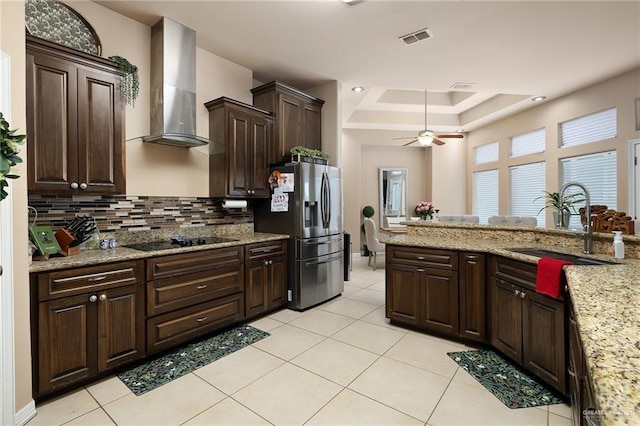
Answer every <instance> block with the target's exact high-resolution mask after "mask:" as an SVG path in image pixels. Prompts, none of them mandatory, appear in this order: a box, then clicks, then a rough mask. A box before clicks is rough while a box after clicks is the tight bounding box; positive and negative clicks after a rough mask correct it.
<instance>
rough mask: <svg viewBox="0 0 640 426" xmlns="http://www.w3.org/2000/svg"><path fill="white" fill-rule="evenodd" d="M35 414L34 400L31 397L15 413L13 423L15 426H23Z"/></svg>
mask: <svg viewBox="0 0 640 426" xmlns="http://www.w3.org/2000/svg"><path fill="white" fill-rule="evenodd" d="M36 414H37V413H36V402H35V401H34V400H33V399H32V400H31V401H30V402H29V403H28V404H27V405H25V406H24V407H22V409H21V410H20V411H18V412H17V413H16V418H15V419H14V420H15V422H14V424H15V425H16V426H24V425H25V424H27V422H28V421H29V420H31V419H32V418H34V417H35V415H36Z"/></svg>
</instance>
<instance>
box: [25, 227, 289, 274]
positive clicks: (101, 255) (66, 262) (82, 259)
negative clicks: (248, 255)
mask: <svg viewBox="0 0 640 426" xmlns="http://www.w3.org/2000/svg"><path fill="white" fill-rule="evenodd" d="M224 237H225V238H229V239H234V240H236V241H228V242H223V243H216V244H203V245H195V246H190V247H179V246H176V248H175V249H168V250H157V251H141V250H134V249H130V248H127V247H122V246H118V247H116V248H114V249H107V250H84V251H82V252H81V253H80V254H77V255H74V256H68V257H53V258H50V259H49V260H42V261H33V262H32V263H31V265H30V266H29V272H46V271H54V270H57V269H65V268H74V267H80V266H90V265H96V264H102V263H110V262H120V261H124V260H136V259H146V258H149V257H154V256H166V255H170V254H178V253H189V252H194V251H201V250H210V249H215V248H222V247H233V246H239V245H246V244H253V243H262V242H266V241H275V240H283V239H288V238H289V235H284V234H267V233H260V232H255V233H240V234H225V235H224Z"/></svg>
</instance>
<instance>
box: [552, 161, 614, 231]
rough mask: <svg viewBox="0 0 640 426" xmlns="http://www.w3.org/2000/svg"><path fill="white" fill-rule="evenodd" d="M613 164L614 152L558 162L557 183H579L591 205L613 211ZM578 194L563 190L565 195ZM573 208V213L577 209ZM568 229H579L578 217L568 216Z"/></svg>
mask: <svg viewBox="0 0 640 426" xmlns="http://www.w3.org/2000/svg"><path fill="white" fill-rule="evenodd" d="M616 164H617V160H616V151H607V152H599V153H596V154H588V155H580V156H577V157H569V158H563V159H562V160H560V182H561V183H562V184H563V185H564V184H565V183H567V182H580V183H582V184H584V185H585V186H586V187H587V189H588V190H589V195H590V196H591V205H595V204H601V205H606V206H607V207H609V208H610V209H614V210H615V209H616V208H617V189H618V183H617V167H616ZM574 193H577V194H581V193H582V191H581V190H580V188H577V187H574V186H572V187H569V188H567V190H566V192H565V195H566V194H574ZM581 204H582V205H580V206H576V212H577V211H578V208H579V207H583V206H584V203H581ZM569 227H571V228H578V229H580V228H582V225H580V216H579V215H577V214H576V215H572V216H571V220H570V221H569Z"/></svg>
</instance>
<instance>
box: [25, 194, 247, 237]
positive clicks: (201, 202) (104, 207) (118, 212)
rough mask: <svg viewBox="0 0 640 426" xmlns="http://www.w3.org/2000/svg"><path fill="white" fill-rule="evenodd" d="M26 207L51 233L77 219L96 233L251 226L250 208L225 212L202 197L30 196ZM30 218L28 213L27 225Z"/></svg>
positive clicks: (216, 201) (210, 199) (217, 204)
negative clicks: (90, 223)
mask: <svg viewBox="0 0 640 426" xmlns="http://www.w3.org/2000/svg"><path fill="white" fill-rule="evenodd" d="M29 206H30V207H33V208H35V209H36V210H37V211H38V217H37V220H36V223H37V224H38V225H50V226H51V227H53V228H54V229H55V228H59V227H62V226H65V225H66V224H68V223H69V222H71V221H72V220H73V218H74V217H76V216H80V215H89V216H92V217H94V218H95V219H96V223H97V224H98V229H99V230H100V232H116V231H146V230H154V229H164V228H176V227H181V228H188V227H202V226H215V225H236V224H246V223H253V210H252V209H251V205H249V207H248V208H247V209H245V210H246V211H242V210H240V209H237V210H236V209H233V210H225V209H223V208H222V200H221V199H215V198H204V197H203V198H200V197H147V196H133V195H114V196H100V195H74V196H48V195H36V194H30V195H29ZM34 217H35V214H34V213H33V210H31V209H30V211H29V222H30V223H31V222H32V221H33V220H34Z"/></svg>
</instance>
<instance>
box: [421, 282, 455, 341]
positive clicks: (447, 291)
mask: <svg viewBox="0 0 640 426" xmlns="http://www.w3.org/2000/svg"><path fill="white" fill-rule="evenodd" d="M422 273H423V274H424V284H423V287H422V297H421V300H422V315H423V322H422V324H423V325H424V326H425V328H426V329H428V330H433V331H436V332H439V333H445V334H450V335H457V334H458V273H457V272H456V271H449V270H443V269H427V270H426V271H424V272H422Z"/></svg>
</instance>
